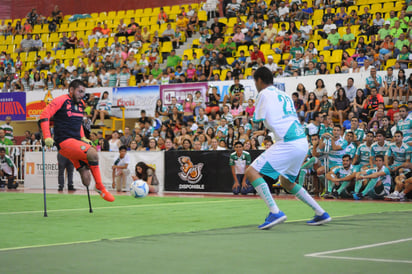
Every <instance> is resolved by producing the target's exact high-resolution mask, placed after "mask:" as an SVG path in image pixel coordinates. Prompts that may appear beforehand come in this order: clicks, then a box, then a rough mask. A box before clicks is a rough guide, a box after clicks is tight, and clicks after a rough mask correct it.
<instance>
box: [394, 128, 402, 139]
mask: <svg viewBox="0 0 412 274" xmlns="http://www.w3.org/2000/svg"><path fill="white" fill-rule="evenodd" d="M396 133H399V134H400V135H401V136H402V137H403V132H402V131H400V130H397V131H395V134H396ZM395 134H393V135H394V136H395Z"/></svg>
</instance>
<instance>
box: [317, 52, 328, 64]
mask: <svg viewBox="0 0 412 274" xmlns="http://www.w3.org/2000/svg"><path fill="white" fill-rule="evenodd" d="M320 55H323V56H324V57H325V59H324V60H325V62H327V63H328V62H329V58H330V50H321V51H319V56H320Z"/></svg>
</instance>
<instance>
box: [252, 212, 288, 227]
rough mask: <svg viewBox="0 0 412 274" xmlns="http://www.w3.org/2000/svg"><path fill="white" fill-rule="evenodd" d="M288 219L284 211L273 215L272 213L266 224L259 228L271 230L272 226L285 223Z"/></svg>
mask: <svg viewBox="0 0 412 274" xmlns="http://www.w3.org/2000/svg"><path fill="white" fill-rule="evenodd" d="M286 219H287V217H286V215H285V213H283V212H282V211H279V212H278V213H276V214H275V213H272V212H270V213H269V215H268V217H267V218H266V219H265V222H264V223H263V224H261V225H260V226H258V228H259V229H269V228H271V227H272V226H275V225H277V224H280V223H283V222H284V221H286Z"/></svg>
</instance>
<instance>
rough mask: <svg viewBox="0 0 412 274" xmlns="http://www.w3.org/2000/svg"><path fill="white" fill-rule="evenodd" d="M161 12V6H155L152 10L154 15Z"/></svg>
mask: <svg viewBox="0 0 412 274" xmlns="http://www.w3.org/2000/svg"><path fill="white" fill-rule="evenodd" d="M159 13H160V7H155V8H153V10H152V16H156V17H157V16H158V15H159Z"/></svg>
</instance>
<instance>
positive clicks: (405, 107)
mask: <svg viewBox="0 0 412 274" xmlns="http://www.w3.org/2000/svg"><path fill="white" fill-rule="evenodd" d="M401 108H404V109H405V110H406V112H407V111H408V106H407V105H402V106H400V107H399V109H401Z"/></svg>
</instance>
